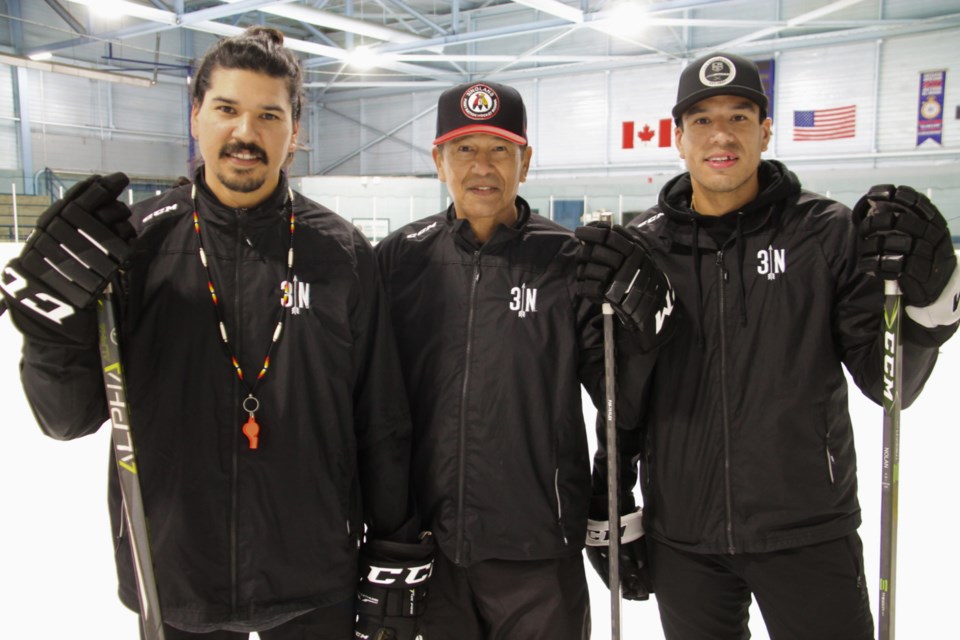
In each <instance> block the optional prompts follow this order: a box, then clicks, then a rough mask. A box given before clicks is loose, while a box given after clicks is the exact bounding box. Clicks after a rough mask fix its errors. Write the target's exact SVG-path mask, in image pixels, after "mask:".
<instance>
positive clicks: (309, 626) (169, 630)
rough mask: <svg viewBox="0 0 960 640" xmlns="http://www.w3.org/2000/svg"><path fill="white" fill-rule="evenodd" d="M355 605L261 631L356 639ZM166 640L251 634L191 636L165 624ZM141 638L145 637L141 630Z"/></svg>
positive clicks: (307, 638)
mask: <svg viewBox="0 0 960 640" xmlns="http://www.w3.org/2000/svg"><path fill="white" fill-rule="evenodd" d="M354 611H355V604H354V601H353V599H352V598H351V599H350V600H349V601H347V602H342V603H340V604H336V605H331V606H329V607H321V608H320V609H314V610H313V611H310V612H308V613H305V614H303V615H302V616H297V617H296V618H294V619H293V620H289V621H287V622H284V623H283V624H281V625H278V626H276V627H273V628H272V629H268V630H266V631H258V632H257V635H259V636H260V640H352V638H353V623H354V618H355V615H354ZM163 635H164V637H165V638H166V640H247V638H249V637H250V634H248V633H238V632H236V631H211V632H210V633H189V632H187V631H181V630H179V629H174V628H173V627H171V626H170V625H168V624H165V625H163ZM140 637H141V639H142V638H143V629H142V627H141V630H140Z"/></svg>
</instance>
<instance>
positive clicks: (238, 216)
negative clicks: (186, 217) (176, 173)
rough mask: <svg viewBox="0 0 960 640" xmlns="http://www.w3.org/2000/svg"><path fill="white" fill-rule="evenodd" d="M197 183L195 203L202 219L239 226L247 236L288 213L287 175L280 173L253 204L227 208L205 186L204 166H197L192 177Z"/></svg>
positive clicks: (274, 222)
mask: <svg viewBox="0 0 960 640" xmlns="http://www.w3.org/2000/svg"><path fill="white" fill-rule="evenodd" d="M194 184H196V185H197V196H196V197H197V201H198V203H197V205H195V206H199V213H200V215H201V217H202V218H203V220H204V222H208V223H209V224H211V225H213V226H215V227H218V228H223V229H234V228H236V227H237V226H239V227H240V228H241V229H243V230H244V232H245V233H247V234H248V235H250V234H252V233H255V232H256V231H258V230H261V229H263V228H264V227H269V226H272V225H274V224H276V222H277V221H278V220H282V219H283V218H285V217H286V215H289V214H288V213H287V200H288V198H289V196H288V192H289V189H288V186H287V176H286V174H285V173H284V172H282V171H281V172H280V181H279V182H278V183H277V188H276V189H274V190H273V193H271V194H270V195H269V196H268V197H267V199H266V200H264V201H263V202H261V203H260V204H258V205H256V206H254V207H249V208H248V207H239V208H238V207H228V206H227V205H225V204H223V203H222V202H220V200H219V199H218V198H217V196H216V195H214V193H213V191H211V190H210V188H209V187H208V186H207V181H206V176H205V167H204V165H200V166H199V167H198V168H197V171H196V175H195V176H194Z"/></svg>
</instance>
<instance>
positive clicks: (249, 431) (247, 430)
mask: <svg viewBox="0 0 960 640" xmlns="http://www.w3.org/2000/svg"><path fill="white" fill-rule="evenodd" d="M190 197H191V198H192V199H193V229H194V231H196V233H197V242H198V245H199V253H200V263H201V264H203V270H204V271H205V272H206V274H207V289H209V290H210V299H211V300H213V308H214V310H215V311H216V313H217V323H218V324H219V326H220V339H221V340H222V341H223V346H224V349H225V350H226V352H227V355H228V356H229V357H230V363H231V364H232V365H233V369H234V371H236V374H237V379H238V380H240V384H241V385H243V388H244V389H245V390H246V391H247V397H246V398H244V399H243V402H242V403H241V405H240V406H241V407H242V408H243V410H244V411H246V412H247V414H248V415H249V417H248V418H247V421H246V422H245V423H244V424H243V427H241V431H242V432H243V435H245V436H246V437H247V441H248V442H249V444H250V448H251V449H256V448H257V446H258V445H259V440H260V425H259V424H258V423H257V421H256V419H255V417H254V414H256V412H257V411H258V410H259V409H260V401H259V400H258V399H257V396H256V395H254V392H255V391H256V390H257V385H258V384H260V381H261V380H262V379H263V377H264V376H265V375H267V370H268V369H269V368H270V354H271V353H272V352H273V348H274V347H275V346H276V344H277V342H279V341H280V335H281V334H282V333H283V316H284V309H285V307H284V305H282V304H281V305H280V312H279V318H278V319H277V328H276V329H274V330H273V338H272V339H271V340H270V345H269V346H268V347H267V355H266V356H264V358H263V367H261V369H260V373H258V374H257V378H256V380H254V381H253V385H252V386H251V385H248V384H247V381H246V380H245V379H244V377H243V369H241V368H240V361H239V360H238V359H237V356H236V352H235V351H234V349H233V346H232V345H231V344H230V338H229V337H228V336H227V325H226V324H225V323H224V322H223V313H222V311H221V309H220V303H219V301H218V300H217V288H216V287H215V286H214V284H213V273H211V271H210V266H209V265H208V264H207V254H206V251H204V249H203V235H202V234H201V233H200V214H199V213H198V211H199V206H198V204H197V185H196V184H194V185H193V190H192V192H191V194H190ZM284 206H285V207H286V208H287V209H288V210H289V218H290V246H289V247H288V249H287V277H286V278H285V281H286V282H292V281H293V278H292V275H293V233H294V229H295V227H294V220H293V191H292V190H291V189H290V187H289V186H288V187H287V201H286V202H285V203H284Z"/></svg>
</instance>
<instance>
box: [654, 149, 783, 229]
mask: <svg viewBox="0 0 960 640" xmlns="http://www.w3.org/2000/svg"><path fill="white" fill-rule="evenodd" d="M758 172H759V177H760V193H759V194H758V195H757V197H756V198H755V199H754V200H753V201H751V202H749V203H747V204H746V205H744V206H743V207H742V208H741V209H739V210H738V211H731V212H730V213H729V214H727V215H738V216H740V225H741V230H742V232H743V233H744V234H749V233H753V232H754V231H757V230H758V229H760V228H762V227H764V226H765V225H766V224H767V223H768V222H769V221H770V220H771V219H772V218H774V217H777V218H778V219H779V216H780V215H781V213H782V211H781V209H782V207H777V206H775V205H777V204H778V203H780V202H782V201H784V200H785V199H787V198H789V197H790V196H793V195H796V194H797V193H799V192H800V180H799V179H798V178H797V176H796V175H795V174H794V173H793V172H792V171H790V170H789V169H787V168H786V166H784V165H783V164H782V163H780V162H778V161H776V160H763V161H762V162H761V163H760V167H759V169H758ZM692 195H693V186H692V184H691V181H690V174H689V173H682V174H680V175H679V176H677V177H676V178H673V179H672V180H670V181H669V182H667V184H665V185H664V187H663V189H662V190H661V191H660V196H659V202H658V204H659V208H660V210H661V211H663V212H664V214H666V216H667V219H668V224H667V225H666V230H667V231H668V233H669V235H670V238H671V239H672V240H673V241H674V242H678V243H680V244H685V245H687V246H691V245H692V243H693V236H694V233H693V230H694V227H695V226H697V227H699V228H701V229H702V228H703V227H704V226H705V225H710V224H712V223H713V222H714V220H713V218H712V217H711V216H704V215H701V214H699V213H696V212H695V211H693V210H692V209H691V208H690V199H691V197H692ZM699 242H701V243H702V244H704V245H707V244H710V245H712V244H713V243H712V240H711V239H710V238H709V236H707V235H706V234H702V235H701V237H700V238H699ZM704 248H707V247H706V246H705V247H704ZM710 248H716V247H713V246H711V247H710Z"/></svg>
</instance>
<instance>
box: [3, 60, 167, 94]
mask: <svg viewBox="0 0 960 640" xmlns="http://www.w3.org/2000/svg"><path fill="white" fill-rule="evenodd" d="M0 63H3V64H9V65H11V66H14V67H26V68H27V69H36V70H38V71H46V72H48V73H62V74H65V75H68V76H75V77H78V78H90V79H91V80H106V81H107V82H119V83H121V84H129V85H133V86H135V87H152V86H153V82H152V81H151V80H150V79H149V78H141V77H139V76H132V75H128V74H123V73H110V72H108V71H100V70H99V69H89V68H87V67H78V66H76V65H72V64H63V63H60V62H46V61H43V60H31V59H30V58H22V57H20V56H11V55H9V54H6V53H0Z"/></svg>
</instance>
